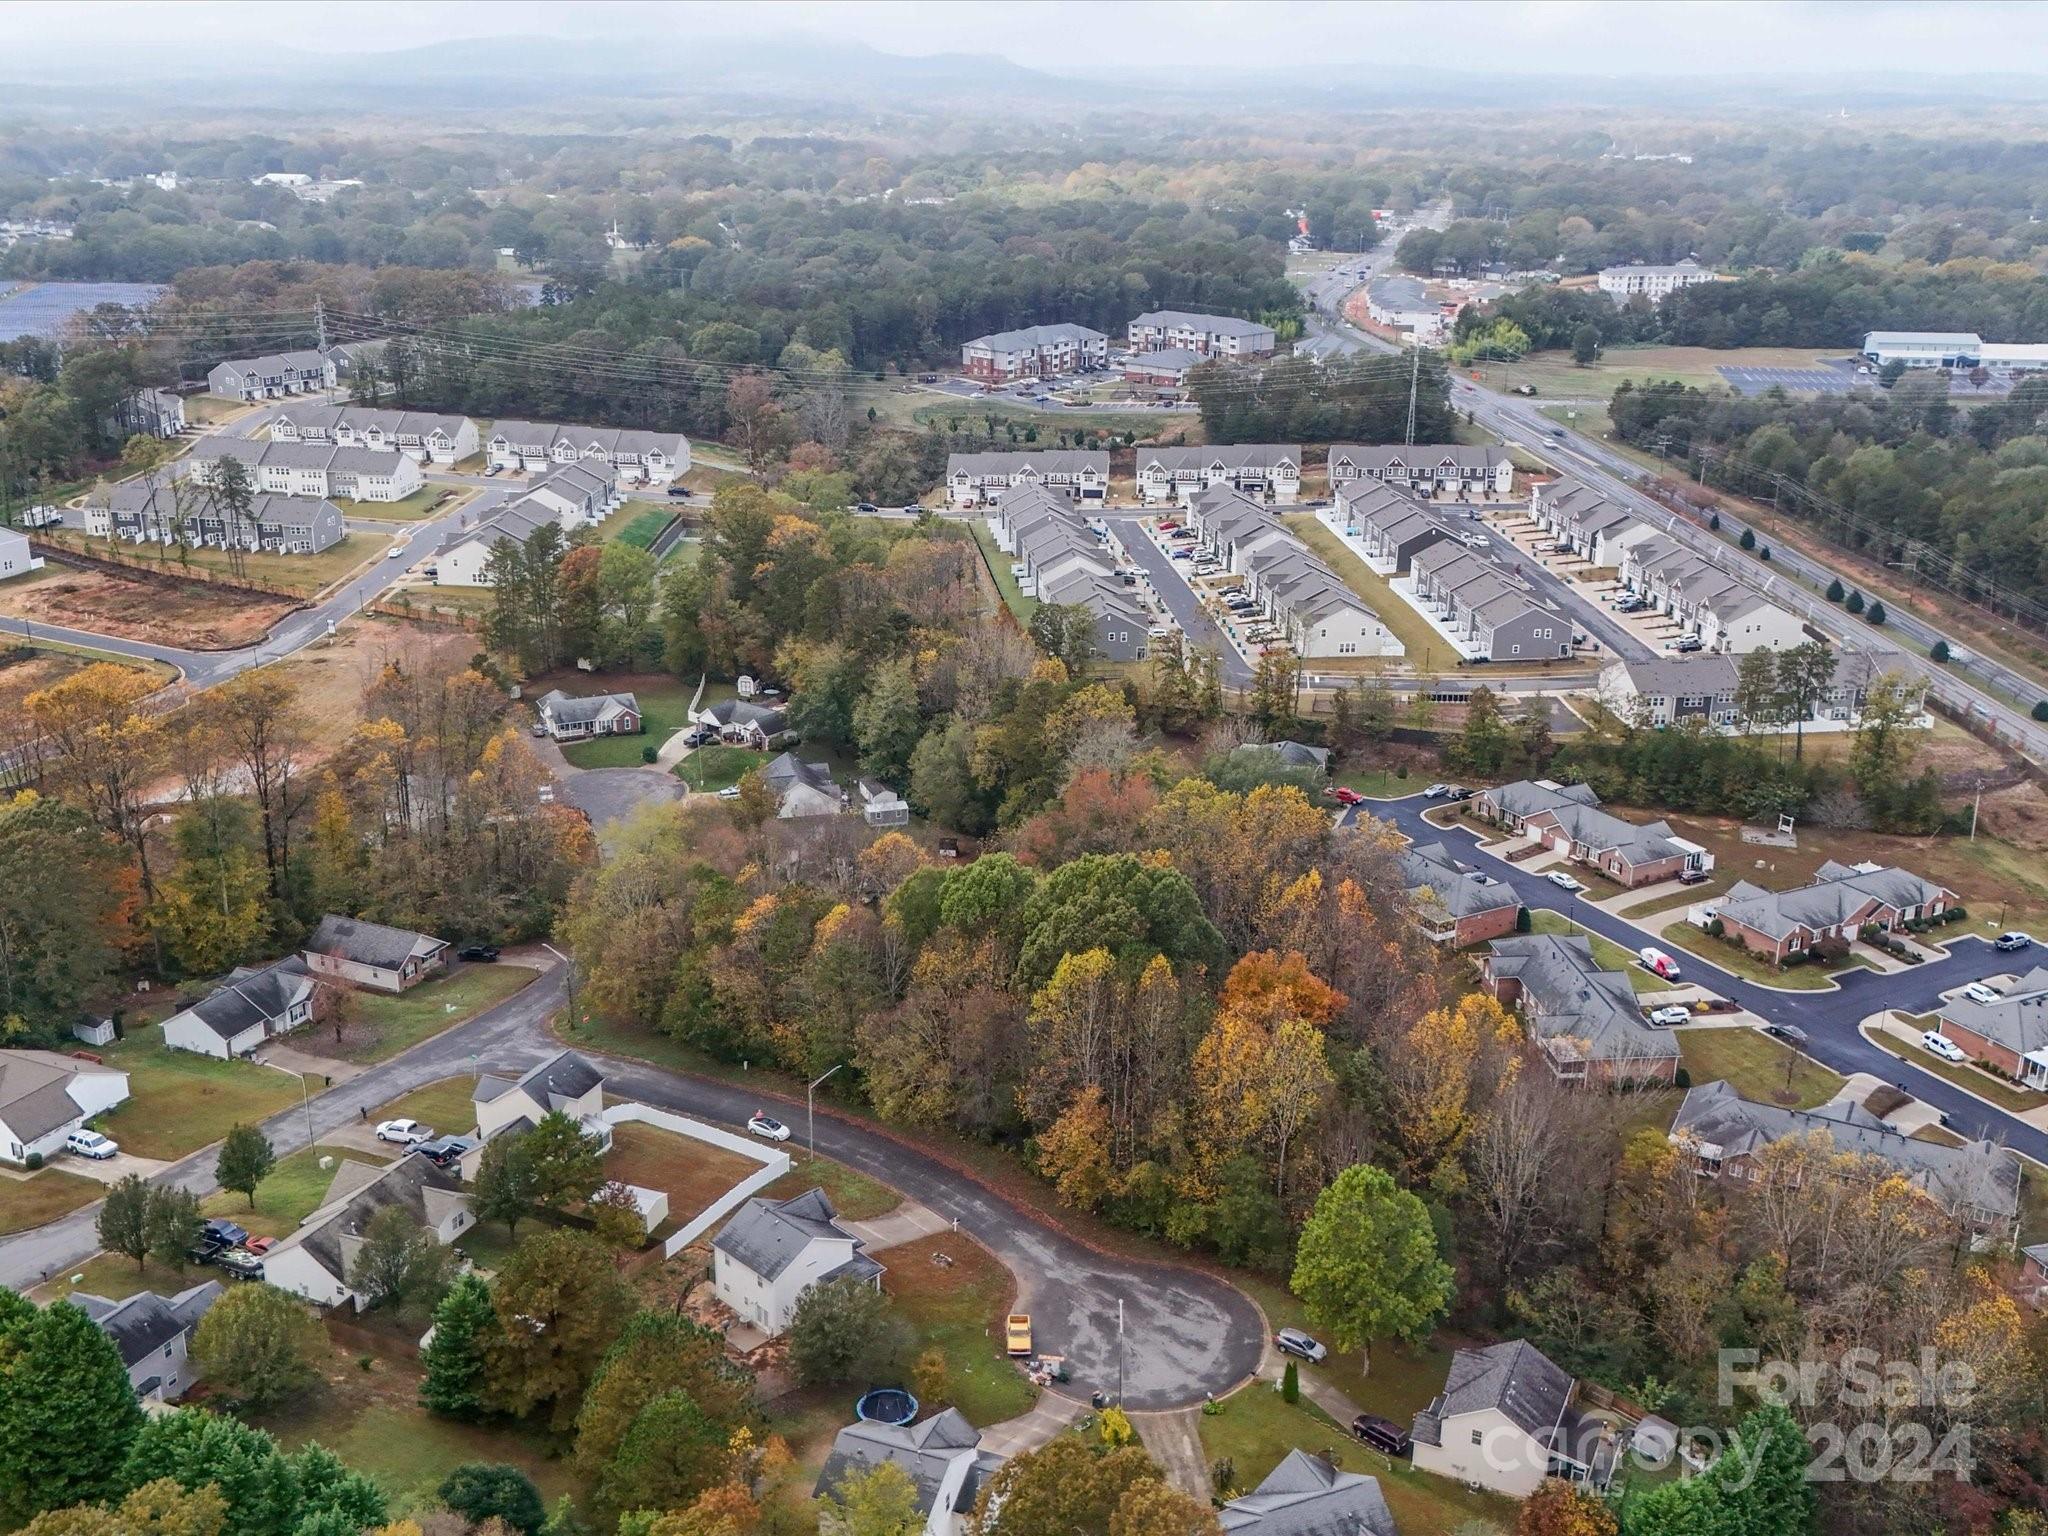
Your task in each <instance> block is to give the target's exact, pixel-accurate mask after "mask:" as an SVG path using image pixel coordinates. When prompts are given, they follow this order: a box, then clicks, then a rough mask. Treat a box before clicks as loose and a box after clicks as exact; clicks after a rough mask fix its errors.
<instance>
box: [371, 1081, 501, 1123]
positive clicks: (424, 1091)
mask: <svg viewBox="0 0 2048 1536" xmlns="http://www.w3.org/2000/svg"><path fill="white" fill-rule="evenodd" d="M475 1088H476V1080H475V1079H474V1078H470V1077H466V1076H465V1077H444V1078H443V1079H441V1081H440V1082H438V1083H429V1084H427V1086H426V1087H424V1088H415V1089H413V1091H412V1092H411V1093H407V1094H401V1095H400V1096H399V1097H398V1098H395V1099H392V1100H391V1101H390V1102H389V1103H385V1104H378V1105H375V1106H373V1107H372V1108H371V1109H370V1113H369V1123H370V1124H371V1125H375V1124H377V1123H378V1122H379V1121H380V1120H418V1121H421V1122H423V1123H424V1124H427V1125H431V1126H432V1127H433V1128H434V1129H435V1130H437V1131H439V1132H440V1133H441V1134H442V1135H444V1136H448V1135H456V1136H459V1135H462V1134H464V1133H465V1132H468V1131H471V1130H474V1129H475V1128H476V1100H475V1099H474V1098H473V1097H472V1094H473V1092H474V1090H475Z"/></svg>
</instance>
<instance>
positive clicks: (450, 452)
mask: <svg viewBox="0 0 2048 1536" xmlns="http://www.w3.org/2000/svg"><path fill="white" fill-rule="evenodd" d="M270 440H271V441H272V442H274V443H334V444H336V445H338V446H340V447H343V448H374V449H377V450H378V451H380V452H391V453H403V454H405V455H407V456H408V457H409V458H412V459H415V460H417V461H419V462H420V463H423V464H455V463H459V462H460V461H461V460H463V459H467V458H471V457H473V456H474V455H475V454H476V451H477V433H476V423H475V422H473V421H471V420H470V419H469V418H468V417H467V416H444V415H439V414H436V413H434V412H431V411H385V410H377V409H374V408H371V407H368V406H360V405H324V406H322V405H312V406H297V407H293V408H290V409H288V410H285V411H282V412H280V413H279V414H278V416H277V417H276V418H275V419H274V420H273V421H272V422H271V423H270Z"/></svg>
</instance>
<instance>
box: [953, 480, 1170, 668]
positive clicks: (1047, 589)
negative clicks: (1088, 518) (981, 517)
mask: <svg viewBox="0 0 2048 1536" xmlns="http://www.w3.org/2000/svg"><path fill="white" fill-rule="evenodd" d="M989 523H990V527H991V530H993V529H995V528H996V527H997V526H998V524H1000V526H1001V527H1002V528H1003V529H1004V530H1005V534H1004V535H1003V536H1006V537H1008V538H1009V540H1010V548H1011V551H1012V552H1013V553H1015V554H1016V556H1017V557H1018V558H1017V564H1018V565H1019V566H1021V567H1022V572H1021V574H1020V575H1019V576H1018V578H1017V583H1018V588H1019V590H1021V591H1022V592H1023V593H1024V594H1025V595H1026V596H1029V597H1036V598H1037V599H1038V600H1039V601H1040V602H1041V603H1058V604H1061V605H1062V606H1065V607H1081V608H1085V609H1087V610H1088V612H1089V613H1090V614H1092V615H1093V617H1094V641H1093V643H1094V648H1095V652H1096V654H1097V655H1099V656H1102V657H1104V658H1106V659H1108V660H1110V661H1142V660H1144V659H1145V657H1146V656H1147V655H1148V654H1150V649H1151V646H1150V640H1151V629H1152V619H1151V616H1150V615H1149V614H1148V613H1147V612H1146V609H1145V607H1144V605H1143V604H1142V603H1141V602H1140V601H1139V600H1138V598H1137V595H1136V593H1135V592H1134V591H1133V590H1132V588H1131V587H1129V586H1128V585H1126V584H1125V582H1124V580H1123V577H1122V575H1121V574H1120V573H1119V571H1118V568H1117V562H1116V557H1115V556H1114V555H1112V554H1111V553H1110V551H1109V548H1108V546H1107V544H1106V542H1105V541H1104V540H1103V539H1102V538H1100V537H1099V536H1098V535H1097V534H1096V533H1095V531H1094V530H1093V529H1091V528H1090V527H1089V526H1088V525H1087V524H1086V523H1085V522H1083V521H1082V520H1081V517H1080V515H1079V514H1078V513H1076V512H1075V511H1074V509H1073V507H1072V506H1071V505H1070V504H1069V503H1067V502H1066V501H1064V500H1062V499H1061V498H1059V497H1058V496H1055V495H1054V494H1052V493H1051V492H1049V491H1047V490H1045V489H1044V488H1043V487H1041V486H1021V487H1019V488H1018V489H1016V490H1014V491H1007V492H1004V493H1003V495H1002V498H1001V500H1000V501H999V502H998V503H997V510H996V513H995V514H992V515H991V517H990V518H989Z"/></svg>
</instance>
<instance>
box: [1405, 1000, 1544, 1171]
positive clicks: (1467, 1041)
mask: <svg viewBox="0 0 2048 1536" xmlns="http://www.w3.org/2000/svg"><path fill="white" fill-rule="evenodd" d="M1520 1041H1521V1027H1520V1026H1519V1025H1518V1024H1517V1023H1516V1022H1515V1018H1514V1016H1513V1015H1512V1014H1510V1013H1509V1012H1508V1011H1507V1010H1506V1009H1504V1008H1503V1007H1501V1005H1500V1004H1499V1003H1498V1002H1496V1001H1495V1000H1494V999H1493V998H1491V997H1489V996H1488V995H1486V994H1485V993H1483V992H1472V993H1467V994H1466V995H1465V996H1464V997H1461V998H1459V999H1458V1001H1457V1002H1456V1003H1454V1004H1452V1005H1451V1006H1450V1007H1448V1008H1436V1009H1432V1010H1431V1011H1430V1012H1429V1013H1427V1014H1425V1015H1423V1017H1422V1018H1421V1019H1419V1020H1418V1021H1417V1022H1416V1023H1415V1025H1414V1026H1413V1027H1412V1028H1411V1029H1410V1030H1409V1031H1408V1032H1407V1037H1406V1039H1405V1041H1404V1042H1403V1048H1402V1049H1401V1050H1399V1051H1397V1052H1396V1053H1394V1055H1393V1059H1392V1060H1391V1061H1390V1063H1389V1066H1388V1080H1389V1083H1390V1085H1391V1087H1392V1089H1393V1095H1392V1096H1393V1110H1394V1129H1395V1134H1396V1136H1397V1137H1398V1138H1399V1140H1400V1143H1401V1146H1402V1148H1403V1151H1404V1152H1405V1154H1406V1163H1407V1172H1408V1176H1409V1177H1410V1178H1411V1179H1413V1180H1415V1181H1417V1182H1422V1183H1433V1184H1434V1185H1435V1186H1436V1187H1438V1188H1440V1189H1443V1190H1445V1191H1447V1192H1448V1191H1452V1190H1456V1189H1459V1188H1461V1187H1462V1186H1463V1180H1464V1167H1463V1164H1462V1162H1461V1157H1462V1154H1463V1150H1464V1147H1465V1144H1466V1142H1467V1140H1468V1139H1469V1138H1470V1137H1471V1135H1472V1133H1473V1131H1474V1130H1475V1129H1476V1128H1477V1126H1478V1124H1479V1120H1480V1118H1481V1113H1482V1111H1483V1109H1484V1106H1485V1105H1486V1104H1487V1103H1488V1102H1489V1101H1490V1099H1491V1097H1492V1093H1493V1090H1494V1088H1495V1086H1496V1085H1497V1084H1498V1083H1499V1082H1501V1081H1502V1080H1503V1079H1507V1078H1511V1077H1512V1076H1513V1075H1514V1072H1515V1069H1516V1067H1517V1065H1518V1064H1519V1057H1518V1056H1517V1055H1516V1054H1515V1051H1516V1048H1517V1046H1518V1045H1519V1043H1520Z"/></svg>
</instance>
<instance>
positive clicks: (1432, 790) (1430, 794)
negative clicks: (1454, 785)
mask: <svg viewBox="0 0 2048 1536" xmlns="http://www.w3.org/2000/svg"><path fill="white" fill-rule="evenodd" d="M1450 787H1451V786H1450V785H1448V784H1432V785H1430V786H1429V788H1427V789H1425V790H1424V791H1423V792H1422V798H1423V799H1425V800H1441V799H1442V798H1443V797H1444V795H1445V794H1446V793H1447V792H1448V791H1449V789H1450Z"/></svg>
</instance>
